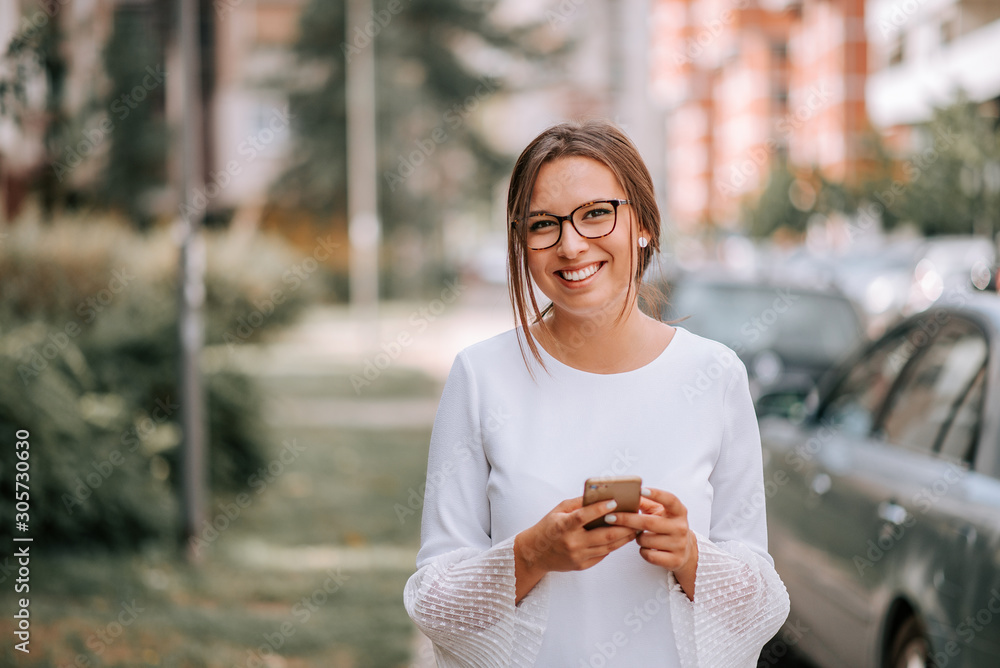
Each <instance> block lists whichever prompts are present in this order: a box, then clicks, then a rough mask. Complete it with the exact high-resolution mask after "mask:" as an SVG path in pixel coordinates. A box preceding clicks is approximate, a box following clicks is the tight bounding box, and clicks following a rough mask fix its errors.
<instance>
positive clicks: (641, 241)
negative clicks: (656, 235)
mask: <svg viewBox="0 0 1000 668" xmlns="http://www.w3.org/2000/svg"><path fill="white" fill-rule="evenodd" d="M648 243H649V242H648V241H646V237H639V248H645V247H646V244H648Z"/></svg>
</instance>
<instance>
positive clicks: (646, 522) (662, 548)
mask: <svg viewBox="0 0 1000 668" xmlns="http://www.w3.org/2000/svg"><path fill="white" fill-rule="evenodd" d="M639 513H641V514H639ZM639 513H617V514H615V515H612V516H611V517H609V518H608V520H607V521H608V523H609V524H614V525H615V526H620V527H628V528H629V529H631V530H634V531H641V532H642V533H641V534H639V536H638V537H637V538H636V541H635V542H636V543H638V545H639V554H640V555H642V558H643V559H645V560H646V561H648V562H649V563H651V564H655V565H656V566H662V567H663V568H665V569H667V570H668V571H673V573H674V577H675V578H676V579H677V584H679V585H680V586H681V589H683V590H684V593H685V594H687V596H688V598H689V599H690V600H692V601H693V600H694V578H695V572H696V571H697V569H698V539H697V538H696V537H695V535H694V532H693V531H691V529H690V527H688V521H687V508H686V507H685V506H684V504H683V503H681V502H680V499H678V498H677V497H676V496H674V495H673V494H671V493H670V492H664V491H663V490H661V489H652V488H645V487H644V488H643V490H642V499H641V500H640V503H639Z"/></svg>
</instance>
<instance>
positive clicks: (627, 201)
mask: <svg viewBox="0 0 1000 668" xmlns="http://www.w3.org/2000/svg"><path fill="white" fill-rule="evenodd" d="M631 203H632V200H630V199H595V200H594V201H592V202H586V203H584V204H581V205H580V206H578V207H576V208H575V209H573V210H572V211H570V212H569V215H568V216H557V215H556V214H554V213H549V212H547V211H539V212H538V213H535V214H533V215H535V216H551V217H552V218H555V219H556V220H557V221H559V236H557V237H556V240H555V241H553V242H552V243H551V244H549V245H548V246H545V247H543V248H532V247H531V246H527V239H528V231H527V228H525V232H524V239H525V246H527V248H528V250H548V249H549V248H552V247H553V246H555V245H556V244H558V243H559V241H560V240H561V239H562V233H563V227H564V225H563V223H564V222H565V221H569V224H570V225H572V226H573V230H574V231H575V232H576V233H577V234H579V235H580V236H581V237H583V238H584V239H601V238H603V237H606V236H608V235H609V234H611V233H612V232H614V231H615V228H616V227H618V207H620V206H621V205H623V204H631ZM594 204H611V205H613V206H614V208H615V222H614V223H613V224H612V225H611V229H610V230H609V231H607V232H605V233H604V234H599V235H597V236H596V237H588V236H587V235H586V234H584V233H582V232H581V231H580V230H578V229H577V227H576V223H574V222H573V216H574V215H575V214H576V212H577V211H579V210H580V209H582V208H584V207H587V206H593V205H594ZM517 222H518V221H516V220H512V221H511V223H510V226H511V228H513V229H517Z"/></svg>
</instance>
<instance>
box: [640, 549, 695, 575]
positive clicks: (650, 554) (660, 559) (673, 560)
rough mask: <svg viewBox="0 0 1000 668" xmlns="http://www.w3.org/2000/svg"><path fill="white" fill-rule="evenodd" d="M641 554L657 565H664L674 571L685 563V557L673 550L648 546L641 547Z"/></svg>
mask: <svg viewBox="0 0 1000 668" xmlns="http://www.w3.org/2000/svg"><path fill="white" fill-rule="evenodd" d="M639 556H641V557H642V558H643V559H645V560H646V561H648V562H649V563H651V564H653V565H655V566H662V567H663V568H666V569H667V570H668V571H674V570H677V569H678V568H680V567H681V566H683V565H684V558H683V557H682V556H680V555H678V554H676V553H673V552H662V551H660V550H652V549H650V548H648V547H642V548H639Z"/></svg>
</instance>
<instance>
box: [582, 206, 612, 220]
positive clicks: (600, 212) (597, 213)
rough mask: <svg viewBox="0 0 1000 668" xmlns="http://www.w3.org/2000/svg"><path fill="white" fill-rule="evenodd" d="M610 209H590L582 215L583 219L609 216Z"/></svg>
mask: <svg viewBox="0 0 1000 668" xmlns="http://www.w3.org/2000/svg"><path fill="white" fill-rule="evenodd" d="M610 215H611V209H609V208H605V207H598V208H596V209H590V210H589V211H587V212H586V213H585V214H583V217H584V219H587V218H601V217H602V216H610Z"/></svg>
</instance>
